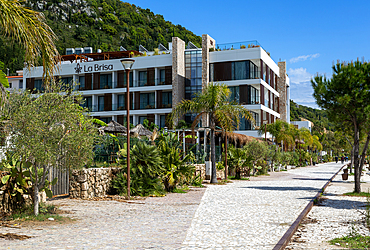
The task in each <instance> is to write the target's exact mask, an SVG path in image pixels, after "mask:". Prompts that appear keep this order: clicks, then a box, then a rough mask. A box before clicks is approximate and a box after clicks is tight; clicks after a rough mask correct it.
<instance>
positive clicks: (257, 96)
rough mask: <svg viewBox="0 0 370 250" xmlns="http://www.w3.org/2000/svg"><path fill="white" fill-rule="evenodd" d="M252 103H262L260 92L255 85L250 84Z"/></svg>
mask: <svg viewBox="0 0 370 250" xmlns="http://www.w3.org/2000/svg"><path fill="white" fill-rule="evenodd" d="M250 95H251V96H250V98H251V99H250V100H251V101H250V104H259V103H260V92H259V90H258V89H256V88H255V87H253V86H250Z"/></svg>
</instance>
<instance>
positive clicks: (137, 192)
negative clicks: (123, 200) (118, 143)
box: [112, 141, 165, 196]
mask: <svg viewBox="0 0 370 250" xmlns="http://www.w3.org/2000/svg"><path fill="white" fill-rule="evenodd" d="M126 148H127V145H126V144H125V147H124V148H123V149H122V150H120V152H119V155H120V156H121V157H123V159H120V163H121V164H122V165H123V166H124V167H123V168H122V171H121V172H120V173H119V174H118V175H117V177H116V178H114V179H113V180H112V188H113V190H115V191H116V192H117V193H118V194H120V195H127V184H126V183H127V175H126V173H127V161H126V158H125V157H126V152H127V151H126ZM130 169H131V171H130V174H131V175H130V176H131V182H130V187H131V189H130V193H131V194H130V195H134V196H149V195H156V196H159V195H163V194H164V193H165V192H164V190H163V185H162V183H161V178H160V177H161V175H162V174H163V172H164V168H163V167H162V159H161V157H160V154H159V151H158V149H157V148H156V146H152V145H148V144H146V143H145V142H143V141H138V142H137V143H136V144H135V145H134V146H133V147H132V149H131V151H130Z"/></svg>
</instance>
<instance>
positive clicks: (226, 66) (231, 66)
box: [210, 60, 260, 82]
mask: <svg viewBox="0 0 370 250" xmlns="http://www.w3.org/2000/svg"><path fill="white" fill-rule="evenodd" d="M259 75H260V73H259V71H258V67H257V66H256V65H255V64H254V63H253V62H252V61H249V60H246V61H236V62H219V63H212V64H210V81H211V82H219V81H231V80H243V79H256V78H259Z"/></svg>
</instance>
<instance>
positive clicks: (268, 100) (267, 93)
mask: <svg viewBox="0 0 370 250" xmlns="http://www.w3.org/2000/svg"><path fill="white" fill-rule="evenodd" d="M265 106H266V107H268V108H269V107H270V98H269V91H268V90H267V89H265Z"/></svg>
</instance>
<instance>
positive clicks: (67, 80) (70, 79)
mask: <svg viewBox="0 0 370 250" xmlns="http://www.w3.org/2000/svg"><path fill="white" fill-rule="evenodd" d="M60 81H61V82H62V85H63V86H64V87H66V88H71V87H72V85H73V77H71V76H69V77H62V78H60Z"/></svg>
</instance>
